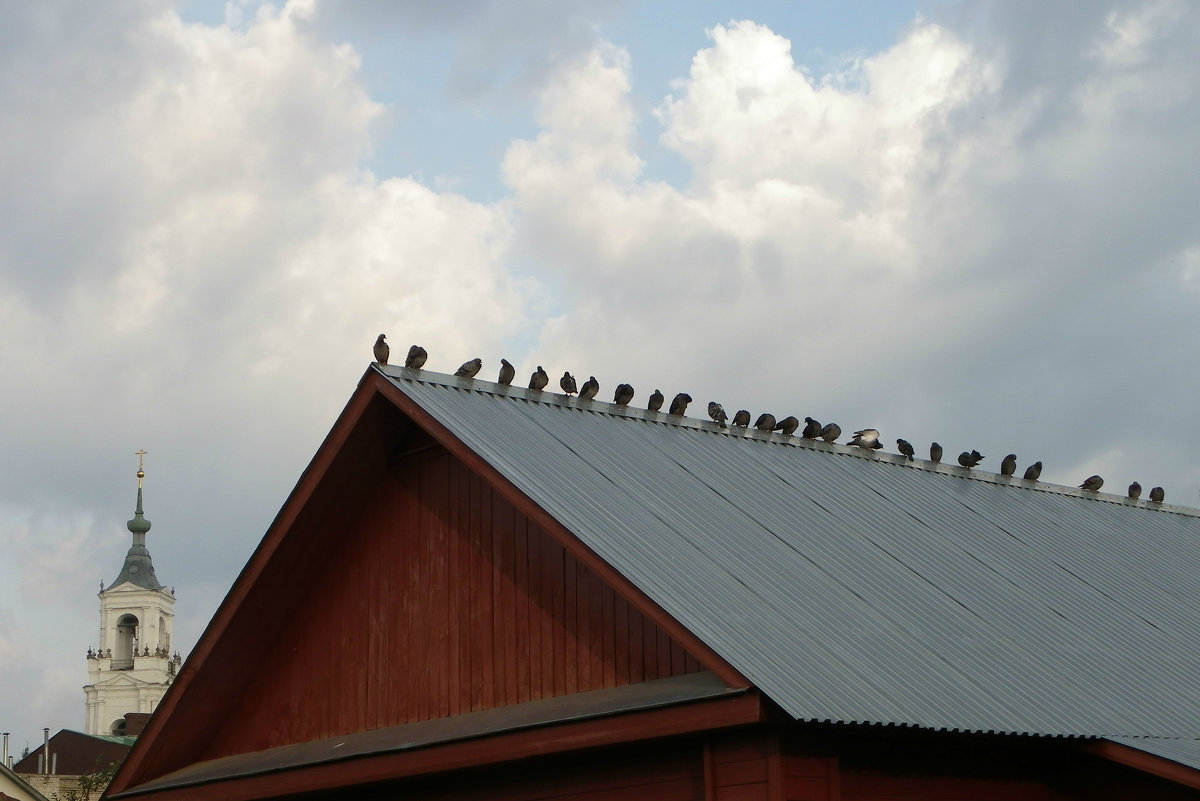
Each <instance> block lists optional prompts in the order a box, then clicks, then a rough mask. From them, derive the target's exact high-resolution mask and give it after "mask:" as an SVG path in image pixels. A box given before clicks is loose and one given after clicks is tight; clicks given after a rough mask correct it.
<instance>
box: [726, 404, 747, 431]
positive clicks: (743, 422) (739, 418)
mask: <svg viewBox="0 0 1200 801" xmlns="http://www.w3.org/2000/svg"><path fill="white" fill-rule="evenodd" d="M730 425H735V426H737V427H738V428H747V427H749V425H750V412H749V411H748V410H746V409H738V411H737V414H735V415H734V416H733V422H732V423H730Z"/></svg>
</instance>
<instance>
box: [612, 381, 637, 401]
mask: <svg viewBox="0 0 1200 801" xmlns="http://www.w3.org/2000/svg"><path fill="white" fill-rule="evenodd" d="M631 400H633V386H632V385H630V384H617V391H616V392H614V393H613V403H615V404H617V405H618V406H627V405H628V404H629V402H630V401H631Z"/></svg>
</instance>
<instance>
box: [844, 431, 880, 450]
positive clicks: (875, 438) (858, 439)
mask: <svg viewBox="0 0 1200 801" xmlns="http://www.w3.org/2000/svg"><path fill="white" fill-rule="evenodd" d="M850 444H851V445H857V446H858V447H860V448H866V449H867V450H869V451H874V450H879V449H880V448H882V447H883V443H882V442H880V441H879V432H878V431H876V430H875V429H873V428H864V429H863V430H861V431H855V432H854V439H852V440H850Z"/></svg>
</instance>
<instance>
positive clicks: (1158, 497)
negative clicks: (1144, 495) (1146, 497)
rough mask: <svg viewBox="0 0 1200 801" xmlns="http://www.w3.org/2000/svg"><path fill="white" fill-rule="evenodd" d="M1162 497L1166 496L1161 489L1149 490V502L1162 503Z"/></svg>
mask: <svg viewBox="0 0 1200 801" xmlns="http://www.w3.org/2000/svg"><path fill="white" fill-rule="evenodd" d="M1164 497H1166V496H1165V494H1164V493H1163V488H1162V487H1155V488H1154V489H1152V490H1150V500H1152V501H1154V502H1155V503H1162V502H1163V498H1164Z"/></svg>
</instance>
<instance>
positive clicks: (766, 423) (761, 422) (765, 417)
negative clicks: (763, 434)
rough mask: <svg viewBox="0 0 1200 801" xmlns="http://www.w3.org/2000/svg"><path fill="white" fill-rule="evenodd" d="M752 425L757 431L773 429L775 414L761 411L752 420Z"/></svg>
mask: <svg viewBox="0 0 1200 801" xmlns="http://www.w3.org/2000/svg"><path fill="white" fill-rule="evenodd" d="M754 427H755V428H757V429H758V430H759V431H773V430H775V415H773V414H771V413H770V412H763V413H762V414H760V415H759V416H758V419H757V420H755V421H754Z"/></svg>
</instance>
